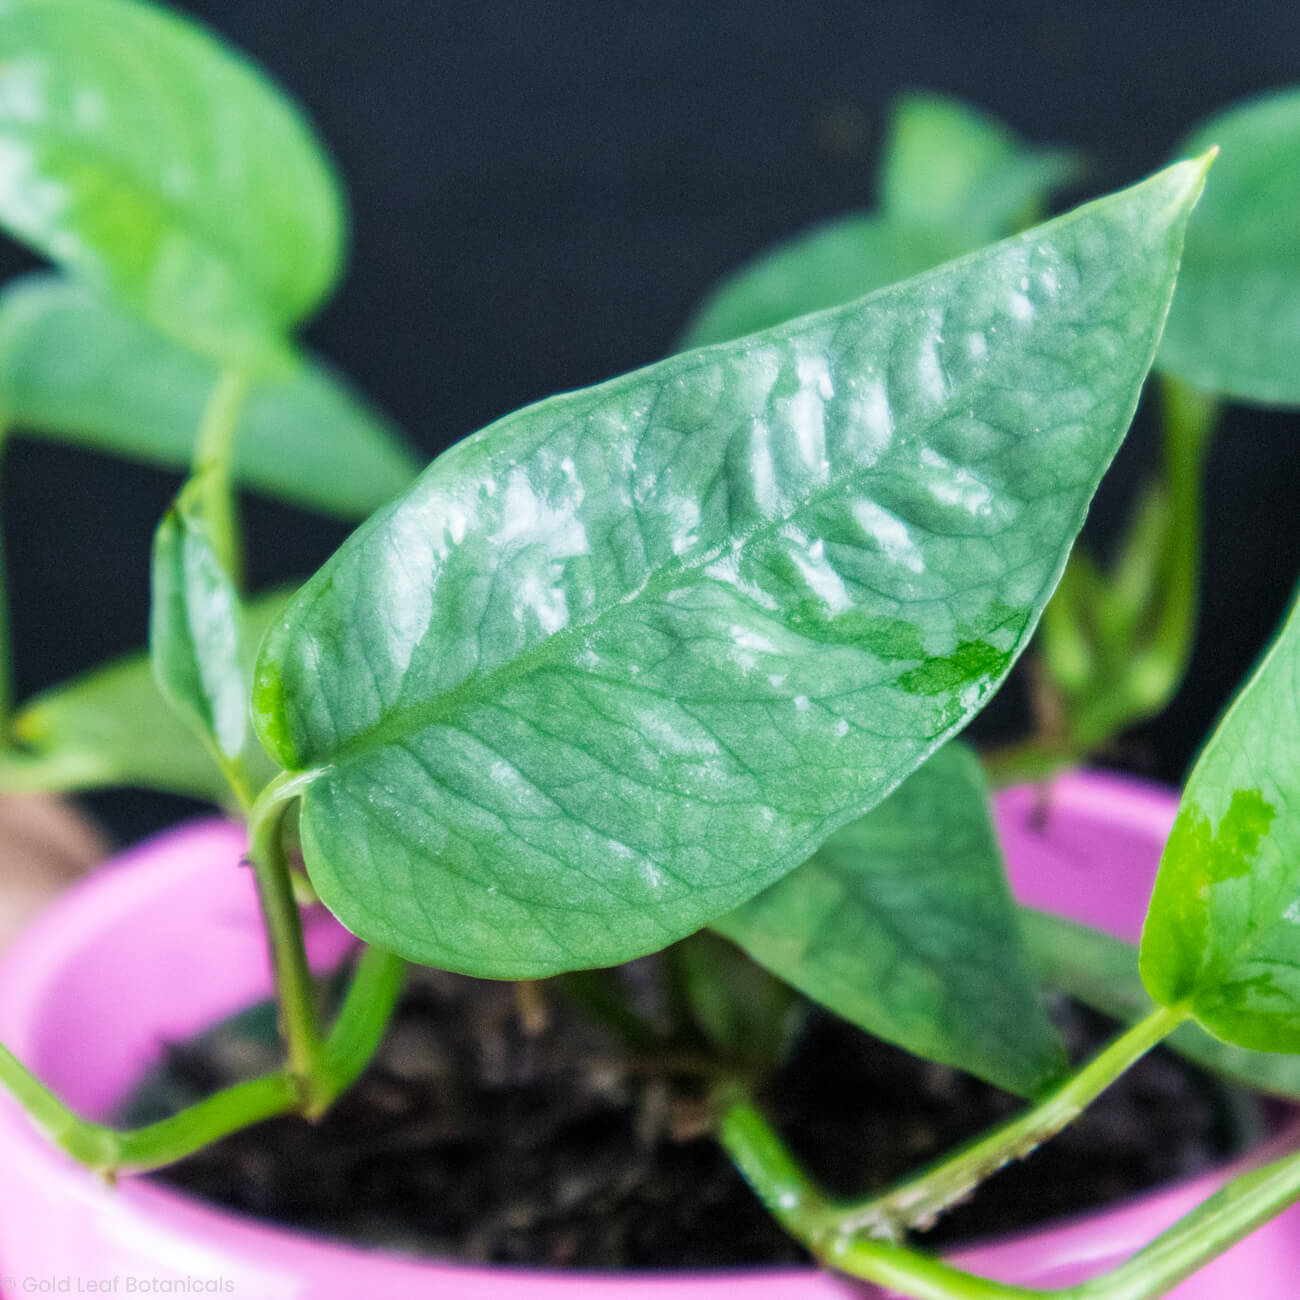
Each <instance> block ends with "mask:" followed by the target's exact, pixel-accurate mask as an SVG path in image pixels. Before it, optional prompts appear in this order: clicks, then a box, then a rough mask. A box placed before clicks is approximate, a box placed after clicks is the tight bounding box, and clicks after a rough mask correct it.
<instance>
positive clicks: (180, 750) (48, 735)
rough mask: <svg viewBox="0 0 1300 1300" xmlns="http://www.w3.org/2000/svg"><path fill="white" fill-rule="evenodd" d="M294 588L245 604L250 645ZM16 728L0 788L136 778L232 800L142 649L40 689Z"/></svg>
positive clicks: (265, 774)
mask: <svg viewBox="0 0 1300 1300" xmlns="http://www.w3.org/2000/svg"><path fill="white" fill-rule="evenodd" d="M291 594H292V593H291V592H290V591H274V592H269V593H266V594H264V595H262V596H259V597H257V598H256V599H254V600H251V601H249V602H248V604H247V605H246V607H245V620H246V621H245V631H246V636H245V638H244V639H245V643H246V649H247V650H249V651H253V650H255V649H256V646H257V644H258V642H259V641H260V640H261V638H262V635H263V633H264V632H265V630H266V628H267V626H268V625H269V624H270V623H271V622H272V621H273V620H274V619H275V618H277V617H278V616H279V615H280V614H281V613H283V611H284V607H285V605H286V604H287V603H288V601H289V597H290V595H291ZM250 657H251V655H250ZM251 666H252V665H251V663H250V664H249V665H248V667H249V668H250V669H251ZM13 733H14V738H15V739H16V740H17V742H18V743H19V745H20V746H21V749H20V751H18V752H15V753H12V754H6V755H3V756H0V791H5V790H9V789H15V788H17V789H32V788H39V789H51V790H84V789H96V788H100V787H106V786H140V787H143V788H145V789H150V790H164V791H167V792H168V793H171V794H182V795H190V796H192V797H194V798H196V799H207V800H211V801H212V802H214V803H224V802H227V801H228V800H229V798H230V790H229V787H228V786H227V785H226V781H225V778H224V777H223V776H222V775H221V772H220V770H219V769H218V767H217V765H216V763H215V762H214V761H213V759H212V756H211V755H210V754H209V752H208V750H207V749H206V748H205V747H204V745H203V744H202V743H201V742H200V741H199V738H198V737H197V736H196V735H195V733H194V731H193V730H192V729H191V728H190V727H188V726H187V725H186V724H185V723H184V722H183V721H182V720H181V719H180V717H178V716H177V714H176V712H175V710H173V708H172V707H171V705H169V704H168V703H167V701H166V700H165V699H164V698H163V696H162V695H161V694H160V692H159V690H158V684H157V682H156V681H155V680H154V675H153V666H152V665H151V663H150V662H149V656H148V654H147V653H145V652H144V651H137V652H135V653H134V654H130V655H126V656H124V657H122V658H121V659H117V660H115V661H113V662H112V663H109V664H105V665H104V666H102V667H100V668H96V669H93V670H91V671H90V672H88V673H84V674H83V675H81V676H79V677H75V678H73V679H71V680H70V681H67V682H64V683H61V684H60V685H58V686H53V687H51V688H50V689H49V690H47V691H43V692H42V693H41V694H40V695H37V696H36V697H35V698H34V699H32V700H30V701H29V702H28V703H27V704H26V705H24V707H23V708H22V709H21V710H20V711H19V713H18V715H17V716H16V717H15V719H14V722H13ZM250 752H251V751H250ZM253 757H254V759H256V754H255V753H254V754H253ZM254 772H255V775H256V776H258V777H260V779H261V780H262V781H267V780H269V779H270V778H271V776H272V775H273V773H274V768H273V767H272V765H271V763H270V760H269V759H266V758H265V757H262V758H261V760H260V766H257V767H256V768H255V769H254Z"/></svg>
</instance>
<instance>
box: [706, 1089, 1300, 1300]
mask: <svg viewBox="0 0 1300 1300" xmlns="http://www.w3.org/2000/svg"><path fill="white" fill-rule="evenodd" d="M716 1100H717V1102H718V1104H719V1107H720V1117H719V1121H718V1138H719V1141H720V1142H721V1143H722V1145H723V1147H724V1148H725V1149H726V1150H727V1152H728V1153H729V1154H730V1156H731V1158H732V1159H733V1160H734V1161H735V1163H736V1165H737V1167H738V1168H739V1169H740V1171H741V1173H742V1174H744V1176H745V1178H746V1179H747V1180H748V1181H749V1183H750V1185H751V1186H752V1187H753V1188H754V1190H755V1191H756V1192H757V1193H758V1195H759V1197H760V1198H761V1199H762V1201H763V1202H764V1204H765V1205H766V1206H767V1208H768V1210H769V1211H770V1212H771V1213H772V1215H773V1217H775V1218H776V1219H777V1221H778V1222H779V1223H780V1224H781V1225H782V1226H783V1227H784V1228H785V1230H786V1231H787V1232H789V1233H790V1235H791V1236H792V1237H794V1238H795V1239H796V1240H798V1241H800V1242H802V1243H803V1244H804V1245H805V1246H806V1247H807V1248H808V1249H809V1250H810V1251H811V1252H812V1254H813V1255H814V1256H815V1257H816V1258H817V1259H818V1260H820V1261H821V1262H822V1263H823V1264H825V1265H827V1266H828V1267H830V1268H834V1269H837V1270H839V1271H840V1272H843V1273H847V1274H849V1275H850V1276H852V1277H856V1278H861V1279H862V1280H863V1281H867V1282H873V1283H875V1284H876V1285H878V1286H882V1287H888V1288H890V1289H891V1290H893V1291H895V1292H897V1293H898V1294H900V1295H906V1296H909V1297H912V1300H1157V1298H1158V1297H1160V1296H1163V1295H1166V1294H1167V1293H1168V1291H1169V1290H1170V1288H1172V1287H1174V1286H1176V1285H1177V1284H1178V1283H1179V1282H1181V1281H1182V1280H1183V1279H1184V1278H1186V1277H1188V1276H1190V1275H1191V1274H1192V1273H1194V1272H1195V1271H1196V1270H1197V1269H1198V1268H1200V1267H1202V1266H1203V1265H1204V1264H1206V1263H1208V1262H1209V1261H1210V1260H1212V1259H1214V1258H1215V1257H1216V1256H1218V1255H1220V1254H1222V1253H1223V1252H1224V1251H1225V1250H1227V1249H1228V1248H1229V1247H1230V1246H1232V1245H1234V1244H1235V1243H1236V1242H1238V1241H1240V1240H1241V1239H1242V1238H1243V1237H1245V1236H1247V1235H1248V1234H1249V1233H1251V1232H1253V1231H1254V1230H1255V1229H1256V1228H1257V1227H1259V1226H1260V1225H1261V1224H1262V1223H1264V1222H1265V1221H1267V1220H1268V1219H1270V1218H1272V1217H1273V1216H1274V1215H1275V1214H1277V1213H1279V1212H1280V1211H1281V1210H1283V1209H1285V1208H1286V1207H1287V1206H1288V1205H1291V1204H1293V1203H1294V1202H1296V1201H1297V1200H1300V1152H1298V1153H1293V1154H1291V1155H1289V1156H1284V1157H1283V1158H1282V1159H1280V1160H1277V1161H1274V1162H1273V1163H1271V1164H1268V1165H1265V1166H1262V1167H1261V1168H1258V1169H1253V1170H1250V1171H1248V1172H1246V1173H1243V1174H1239V1175H1237V1176H1236V1177H1235V1178H1232V1179H1231V1180H1229V1181H1228V1182H1227V1183H1225V1184H1224V1185H1223V1186H1222V1187H1221V1188H1220V1189H1219V1190H1218V1191H1217V1192H1215V1193H1214V1194H1213V1195H1212V1196H1210V1197H1209V1198H1208V1199H1207V1200H1205V1201H1204V1202H1202V1204H1200V1205H1199V1206H1197V1207H1196V1208H1195V1209H1193V1210H1191V1211H1190V1212H1189V1213H1188V1214H1186V1215H1184V1216H1183V1217H1182V1218H1181V1219H1179V1220H1178V1221H1177V1222H1176V1223H1174V1224H1173V1225H1172V1226H1171V1227H1170V1228H1168V1229H1167V1230H1166V1231H1165V1232H1163V1233H1162V1234H1161V1235H1160V1236H1159V1237H1157V1238H1156V1239H1155V1240H1154V1241H1152V1242H1150V1243H1148V1244H1147V1245H1146V1246H1144V1247H1142V1248H1141V1249H1140V1250H1139V1251H1137V1252H1136V1253H1135V1254H1133V1255H1132V1256H1130V1258H1128V1259H1127V1260H1125V1261H1124V1262H1123V1263H1122V1264H1119V1265H1117V1266H1116V1267H1115V1268H1113V1269H1111V1270H1110V1271H1109V1272H1107V1273H1103V1274H1101V1275H1100V1276H1098V1277H1095V1278H1091V1279H1089V1280H1088V1281H1086V1282H1080V1283H1078V1284H1076V1285H1074V1286H1070V1287H1065V1288H1062V1289H1060V1290H1052V1291H1048V1290H1042V1289H1036V1288H1032V1287H1021V1286H1015V1285H1013V1284H1010V1283H1005V1282H998V1281H995V1280H993V1279H990V1278H984V1277H979V1276H977V1275H975V1274H973V1273H968V1272H965V1271H964V1270H962V1269H960V1268H957V1267H955V1266H954V1265H951V1264H948V1263H946V1262H944V1261H943V1260H941V1259H936V1258H935V1257H933V1256H931V1255H927V1254H925V1253H923V1252H921V1251H918V1250H915V1249H913V1248H911V1247H910V1246H906V1245H901V1244H898V1243H896V1242H892V1241H881V1240H878V1239H875V1238H872V1237H870V1236H869V1235H866V1234H865V1233H862V1232H860V1231H858V1232H855V1231H853V1230H852V1229H851V1228H845V1227H843V1226H842V1225H840V1224H838V1223H837V1221H836V1220H835V1218H834V1216H833V1210H834V1205H833V1203H832V1202H831V1201H830V1199H829V1198H828V1197H827V1196H826V1194H825V1192H824V1191H823V1190H822V1189H821V1188H820V1187H819V1186H818V1185H817V1184H816V1183H815V1182H814V1180H813V1179H812V1178H811V1177H810V1176H809V1175H808V1174H807V1173H806V1172H805V1171H804V1170H803V1169H802V1168H801V1167H800V1165H799V1164H798V1162H797V1161H796V1160H795V1159H794V1157H793V1156H792V1155H791V1154H790V1152H789V1150H788V1149H787V1148H786V1146H785V1144H784V1143H783V1142H782V1140H781V1138H780V1137H779V1136H778V1135H777V1133H776V1132H775V1131H774V1130H773V1129H772V1127H771V1125H770V1124H769V1123H768V1122H767V1120H766V1119H765V1118H764V1117H763V1115H762V1113H761V1112H760V1111H759V1110H758V1108H757V1107H756V1106H755V1105H754V1104H753V1102H752V1101H751V1100H750V1099H749V1097H748V1096H747V1095H746V1094H745V1093H744V1091H743V1090H742V1089H741V1088H740V1087H739V1085H737V1084H736V1083H735V1082H734V1081H732V1082H730V1083H728V1084H725V1085H723V1086H722V1087H721V1088H720V1089H719V1090H718V1092H717V1094H716Z"/></svg>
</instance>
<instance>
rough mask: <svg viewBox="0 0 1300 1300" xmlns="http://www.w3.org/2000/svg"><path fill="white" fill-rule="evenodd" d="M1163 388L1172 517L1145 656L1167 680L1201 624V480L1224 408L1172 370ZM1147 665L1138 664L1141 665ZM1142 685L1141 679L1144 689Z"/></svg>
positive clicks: (1182, 662) (1183, 661)
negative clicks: (1197, 617) (1176, 377)
mask: <svg viewBox="0 0 1300 1300" xmlns="http://www.w3.org/2000/svg"><path fill="white" fill-rule="evenodd" d="M1160 394H1161V398H1162V400H1163V408H1164V422H1163V439H1162V449H1163V455H1164V481H1165V485H1166V488H1167V491H1168V493H1169V503H1170V519H1169V532H1168V534H1167V536H1166V537H1165V544H1164V547H1163V548H1162V555H1161V558H1162V560H1163V564H1162V565H1161V576H1160V603H1159V605H1158V607H1157V612H1156V621H1155V627H1154V628H1153V630H1152V633H1151V640H1150V646H1149V649H1148V650H1147V652H1146V654H1145V655H1144V656H1142V657H1141V658H1142V659H1146V658H1151V659H1152V660H1153V666H1152V667H1151V668H1147V669H1145V671H1147V672H1155V673H1156V674H1157V675H1161V674H1163V678H1164V680H1165V681H1167V682H1171V683H1176V682H1177V681H1178V679H1179V678H1181V676H1182V674H1183V671H1184V669H1185V668H1186V666H1187V660H1188V658H1189V657H1190V655H1191V650H1192V640H1193V636H1194V633H1195V630H1196V615H1197V607H1198V605H1199V599H1198V593H1199V589H1200V576H1201V515H1202V508H1201V480H1202V477H1203V474H1204V469H1205V456H1206V452H1207V451H1208V449H1209V444H1210V439H1211V437H1212V435H1213V433H1214V428H1215V425H1216V424H1217V423H1218V419H1219V411H1220V409H1221V408H1220V404H1219V403H1218V402H1217V401H1215V400H1214V399H1213V398H1212V397H1207V396H1206V395H1205V394H1204V393H1200V392H1198V391H1197V390H1196V389H1194V388H1189V387H1188V386H1187V385H1186V384H1184V383H1182V382H1180V381H1179V380H1177V379H1173V378H1171V377H1169V376H1164V377H1163V378H1162V380H1161V388H1160ZM1143 670H1144V669H1143V666H1142V665H1141V664H1139V668H1138V671H1139V672H1142V671H1143ZM1141 685H1142V683H1141V681H1139V682H1138V687H1139V689H1140V688H1141ZM1170 690H1172V685H1168V686H1166V688H1165V691H1164V693H1163V694H1162V696H1161V700H1160V702H1161V703H1163V701H1164V698H1165V697H1166V696H1167V694H1168V692H1169V691H1170Z"/></svg>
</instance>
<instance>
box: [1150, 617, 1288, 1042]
mask: <svg viewBox="0 0 1300 1300" xmlns="http://www.w3.org/2000/svg"><path fill="white" fill-rule="evenodd" d="M1141 968H1142V979H1143V982H1144V983H1145V984H1146V986H1147V989H1148V990H1149V991H1150V993H1151V996H1152V997H1153V998H1155V1000H1156V1001H1157V1002H1160V1003H1163V1004H1164V1005H1165V1006H1176V1005H1179V1004H1185V1005H1187V1006H1188V1008H1189V1009H1190V1010H1191V1012H1192V1014H1194V1015H1195V1017H1196V1018H1197V1020H1199V1021H1200V1023H1201V1024H1202V1025H1204V1026H1205V1027H1206V1028H1207V1029H1208V1030H1209V1031H1210V1032H1211V1033H1213V1034H1216V1035H1217V1036H1218V1037H1219V1038H1222V1039H1224V1040H1226V1041H1227V1042H1230V1043H1236V1044H1238V1045H1239V1046H1241V1047H1252V1048H1257V1049H1260V1050H1264V1051H1272V1052H1296V1051H1300V611H1298V610H1297V609H1293V610H1292V612H1291V614H1290V616H1289V618H1288V619H1287V622H1286V625H1285V626H1284V627H1283V629H1282V632H1281V634H1280V635H1279V636H1278V638H1277V640H1276V641H1275V642H1274V643H1273V646H1272V647H1271V649H1270V650H1269V651H1268V653H1267V655H1265V657H1264V659H1263V661H1262V662H1261V663H1260V665H1259V667H1258V668H1256V670H1255V672H1254V674H1253V675H1252V676H1251V678H1250V681H1249V682H1248V683H1247V684H1246V686H1245V687H1244V689H1243V690H1242V691H1241V693H1240V694H1239V695H1238V696H1237V699H1236V700H1235V701H1234V703H1233V705H1232V707H1231V708H1230V709H1229V711H1228V713H1227V715H1226V716H1225V717H1224V719H1223V721H1222V722H1221V723H1220V724H1219V726H1218V728H1217V729H1216V730H1215V733H1214V735H1213V736H1212V737H1211V739H1210V741H1209V744H1208V745H1207V746H1206V747H1205V750H1204V752H1203V753H1202V754H1201V757H1200V759H1199V760H1198V761H1197V764H1196V767H1195V768H1194V769H1193V771H1192V774H1191V776H1190V777H1189V778H1188V781H1187V785H1186V787H1185V788H1184V790H1183V798H1182V803H1181V804H1180V806H1179V809H1178V817H1177V819H1176V820H1175V822H1174V828H1173V830H1172V832H1171V833H1170V836H1169V842H1168V843H1167V844H1166V845H1165V851H1164V855H1163V857H1162V858H1161V861H1160V874H1159V875H1158V876H1157V878H1156V886H1155V890H1154V892H1153V894H1152V896H1151V906H1150V910H1149V911H1148V913H1147V919H1146V925H1145V927H1144V928H1143V932H1142V950H1141Z"/></svg>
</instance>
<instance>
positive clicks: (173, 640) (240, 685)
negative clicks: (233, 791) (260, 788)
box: [149, 479, 250, 760]
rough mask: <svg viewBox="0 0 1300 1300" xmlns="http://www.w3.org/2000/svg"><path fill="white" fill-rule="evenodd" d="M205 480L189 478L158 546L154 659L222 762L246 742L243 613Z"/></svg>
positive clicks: (158, 673) (163, 681)
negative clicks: (205, 499)
mask: <svg viewBox="0 0 1300 1300" xmlns="http://www.w3.org/2000/svg"><path fill="white" fill-rule="evenodd" d="M202 486H203V485H202V480H201V479H191V480H190V482H189V483H187V484H186V485H185V487H184V488H183V489H182V490H181V494H180V496H179V497H178V498H177V501H176V504H175V505H174V506H173V507H172V508H171V509H170V510H169V511H168V512H167V513H166V515H164V516H163V521H162V523H161V524H159V525H158V531H157V533H155V535H154V543H153V598H152V601H151V605H150V610H149V654H150V657H151V658H152V659H153V667H154V676H155V677H156V678H157V679H158V687H159V689H160V690H161V691H162V693H163V695H164V696H165V697H166V698H167V699H168V700H169V701H170V702H171V704H172V707H173V708H175V709H176V710H177V711H178V712H179V713H180V714H181V715H182V716H183V717H185V718H186V719H188V721H189V722H190V724H191V726H193V727H194V729H195V730H196V731H197V732H198V734H199V735H200V736H201V737H204V738H206V739H208V740H210V741H211V742H212V743H213V744H214V745H215V746H216V750H217V754H218V759H219V760H220V759H221V758H225V759H234V758H238V757H239V755H240V754H241V753H242V752H243V750H244V747H245V745H246V744H247V742H248V740H249V738H250V735H249V731H250V729H249V725H248V705H247V699H248V684H247V682H246V680H245V677H244V657H245V656H244V652H243V611H242V609H241V608H240V600H239V593H238V592H237V591H236V590H235V585H234V583H233V582H232V581H231V579H230V575H229V574H228V573H227V572H226V571H225V569H224V568H222V565H221V561H220V560H219V559H218V558H217V553H216V548H215V546H214V544H213V540H212V537H211V535H210V533H209V530H208V528H207V526H206V523H205V521H204V519H203V516H202V512H201V510H200V508H199V503H200V502H201V500H202Z"/></svg>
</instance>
